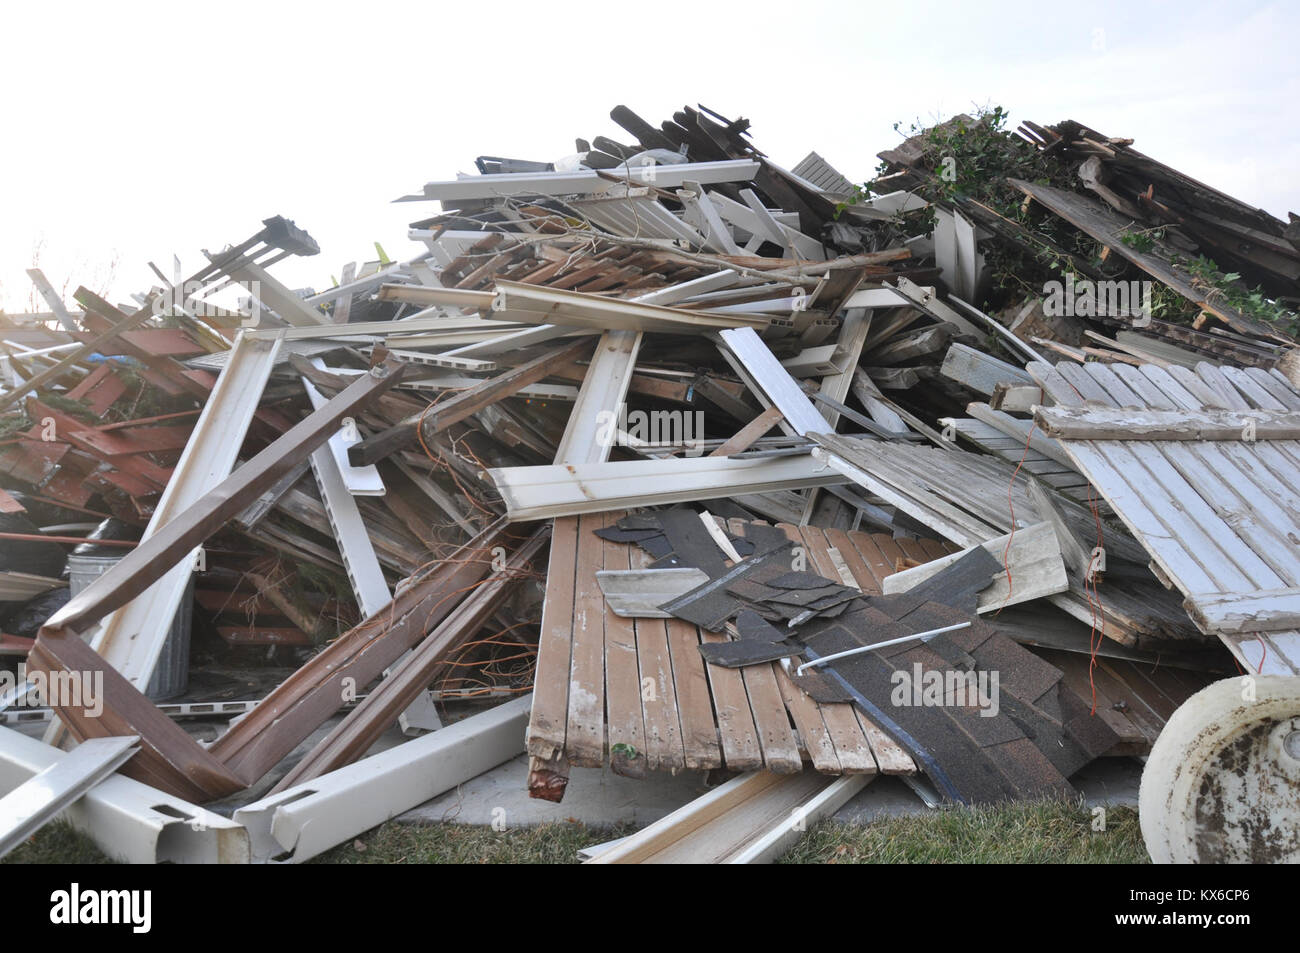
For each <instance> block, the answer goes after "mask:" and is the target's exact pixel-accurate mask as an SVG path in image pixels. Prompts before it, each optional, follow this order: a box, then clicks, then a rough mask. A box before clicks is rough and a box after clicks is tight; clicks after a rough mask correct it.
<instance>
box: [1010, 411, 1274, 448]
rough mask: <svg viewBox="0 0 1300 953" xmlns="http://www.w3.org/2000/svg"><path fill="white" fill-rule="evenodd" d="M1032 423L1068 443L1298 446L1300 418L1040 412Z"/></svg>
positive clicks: (1264, 413)
mask: <svg viewBox="0 0 1300 953" xmlns="http://www.w3.org/2000/svg"><path fill="white" fill-rule="evenodd" d="M1034 421H1035V423H1037V424H1038V426H1039V428H1040V429H1041V430H1042V431H1043V432H1044V433H1045V434H1046V435H1047V436H1049V437H1056V438H1062V439H1067V440H1211V441H1220V440H1231V441H1244V442H1246V443H1249V442H1251V441H1253V440H1300V413H1295V412H1291V411H1276V410H1241V411H1216V410H1200V411H1192V410H1135V409H1122V410H1107V409H1102V408H1080V407H1044V408H1040V409H1039V410H1038V411H1037V412H1036V413H1035V414H1034Z"/></svg>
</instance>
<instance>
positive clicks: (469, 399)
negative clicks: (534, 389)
mask: <svg viewBox="0 0 1300 953" xmlns="http://www.w3.org/2000/svg"><path fill="white" fill-rule="evenodd" d="M591 346H592V345H591V341H590V340H588V339H586V338H583V339H580V340H578V341H574V342H572V343H571V344H568V345H566V346H564V347H558V348H554V349H553V350H550V351H548V352H546V353H545V354H543V355H541V356H540V357H536V358H534V359H533V360H531V361H528V362H527V363H526V364H521V365H519V366H518V367H515V368H512V369H510V370H508V371H506V372H505V373H504V374H498V375H497V376H496V377H492V378H489V379H487V380H485V381H483V382H482V383H480V384H476V385H475V386H473V387H470V388H467V389H466V390H463V391H461V392H460V393H458V394H456V396H454V397H451V398H448V399H447V400H445V401H443V402H442V403H441V404H435V405H433V406H432V407H431V408H429V409H427V410H426V411H424V412H423V413H421V414H420V416H418V417H416V418H415V419H413V420H407V421H404V422H403V423H400V424H398V425H397V426H396V427H390V428H389V429H388V430H385V431H383V432H382V433H377V434H375V435H374V436H371V437H367V438H366V439H364V440H362V441H361V442H360V443H357V444H353V445H352V447H350V448H349V450H348V459H349V461H350V462H351V463H352V465H353V466H355V467H363V466H368V465H370V464H372V463H377V462H379V461H380V460H382V459H384V458H385V457H388V456H391V455H392V454H394V453H396V452H397V451H398V450H402V449H405V448H406V447H409V446H411V445H412V444H415V443H418V442H420V441H421V440H423V441H424V442H425V443H426V444H427V443H429V442H430V441H432V440H433V438H434V437H435V436H437V435H438V434H439V433H441V432H442V431H444V430H446V429H447V428H448V427H450V426H451V425H452V424H454V423H458V422H459V421H462V420H464V419H465V418H466V417H469V416H471V415H473V414H475V413H477V412H478V411H480V410H482V409H483V408H484V407H486V406H488V405H489V404H493V403H496V402H497V401H498V400H502V399H504V398H506V397H509V396H511V395H512V394H517V393H518V392H519V391H520V390H521V389H522V388H524V387H527V386H528V385H529V384H536V383H537V382H538V381H540V380H541V379H542V378H544V377H546V376H547V375H549V374H550V373H551V372H552V371H553V370H555V369H556V368H558V367H561V366H563V365H565V364H567V363H569V362H570V361H572V360H575V359H576V358H578V357H580V356H582V355H583V354H585V353H586V352H587V351H588V350H590V349H591Z"/></svg>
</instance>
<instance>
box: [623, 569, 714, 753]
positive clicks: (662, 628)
mask: <svg viewBox="0 0 1300 953" xmlns="http://www.w3.org/2000/svg"><path fill="white" fill-rule="evenodd" d="M629 558H630V560H631V567H632V568H633V569H643V568H645V567H646V566H648V565H649V564H650V562H651V559H650V557H649V555H648V554H647V553H646V552H645V551H644V550H643V549H641V548H640V547H639V546H634V547H632V549H631V552H630V553H629ZM634 625H635V627H636V651H637V661H638V666H639V670H640V673H641V691H640V697H641V710H642V718H643V720H644V723H645V753H646V759H647V766H648V767H649V768H650V769H651V770H652V771H674V772H675V771H679V770H681V769H682V768H684V767H686V750H685V747H684V744H683V739H682V728H681V724H682V722H681V715H680V713H679V712H678V707H677V687H676V679H675V678H674V673H673V665H672V649H671V648H670V646H669V643H668V626H667V620H664V619H637V620H635V622H634ZM696 654H697V655H698V654H699V653H698V650H697V651H696Z"/></svg>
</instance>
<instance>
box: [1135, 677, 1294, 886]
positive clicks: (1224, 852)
mask: <svg viewBox="0 0 1300 953" xmlns="http://www.w3.org/2000/svg"><path fill="white" fill-rule="evenodd" d="M1138 812H1139V817H1140V820H1141V824H1142V837H1143V838H1144V839H1145V841H1146V846H1147V851H1148V852H1149V853H1150V854H1151V859H1152V860H1153V861H1155V862H1156V863H1158V864H1159V863H1175V864H1186V863H1202V864H1226V863H1257V864H1274V863H1297V862H1300V678H1290V677H1286V676H1282V675H1246V676H1241V677H1240V678H1229V679H1224V680H1223V681H1221V682H1215V683H1214V684H1213V685H1210V686H1209V687H1207V688H1205V689H1203V690H1201V691H1199V692H1197V693H1196V694H1195V695H1193V696H1192V697H1191V698H1189V699H1188V700H1187V701H1186V702H1185V703H1184V704H1183V705H1182V707H1180V708H1179V709H1178V710H1177V711H1176V712H1174V714H1173V717H1172V718H1170V719H1169V721H1168V723H1167V724H1166V725H1165V728H1164V731H1162V732H1161V733H1160V737H1159V738H1158V739H1156V743H1155V746H1154V747H1153V748H1152V749H1151V756H1150V757H1149V758H1148V759H1147V765H1146V769H1145V770H1144V771H1143V773H1142V789H1141V792H1140V794H1139V798H1138Z"/></svg>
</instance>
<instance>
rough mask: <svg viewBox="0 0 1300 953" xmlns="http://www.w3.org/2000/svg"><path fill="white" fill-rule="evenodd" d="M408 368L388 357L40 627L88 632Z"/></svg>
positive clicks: (236, 511) (251, 499)
mask: <svg viewBox="0 0 1300 953" xmlns="http://www.w3.org/2000/svg"><path fill="white" fill-rule="evenodd" d="M402 371H403V367H402V365H400V364H397V363H390V364H383V365H380V366H378V367H376V368H374V369H373V370H372V371H371V372H370V373H368V374H364V375H362V376H361V377H359V378H357V380H356V381H355V382H354V383H353V384H351V385H349V386H348V387H347V388H346V389H345V390H344V391H342V392H341V393H340V394H339V395H338V396H336V397H334V398H333V399H332V400H330V401H329V402H328V403H326V404H325V405H324V406H323V407H321V408H320V410H317V411H314V412H313V413H312V414H310V415H309V416H308V417H307V418H305V419H304V420H303V421H301V422H300V423H299V424H298V425H297V426H295V427H294V428H293V429H292V430H290V431H289V432H288V433H286V434H284V435H283V436H281V437H280V438H279V439H278V440H276V441H275V442H273V443H272V444H271V445H270V446H269V447H267V448H266V449H265V450H263V451H262V452H261V453H259V454H257V456H255V457H253V459H252V460H250V461H248V463H246V464H244V465H243V466H242V467H240V468H239V469H238V470H236V471H235V472H234V473H233V474H231V475H230V476H229V477H227V478H226V479H225V480H223V481H222V482H221V483H220V484H219V485H218V486H216V487H215V488H213V489H212V490H211V491H209V492H208V493H207V494H205V495H204V496H203V497H202V498H201V499H199V501H198V502H196V503H195V504H194V505H193V506H191V507H190V508H189V509H187V510H185V511H184V512H183V513H181V514H178V516H177V517H176V518H175V519H173V520H172V521H171V522H169V523H167V524H166V525H165V526H163V527H161V528H160V529H159V530H158V532H157V533H155V534H154V535H153V536H151V537H150V538H149V539H147V540H145V541H144V542H143V543H141V544H140V546H138V547H137V548H136V549H134V550H132V551H131V552H130V553H128V554H127V555H126V556H125V557H124V558H123V559H122V561H121V562H119V563H117V565H115V566H114V567H113V568H112V569H110V570H109V571H108V572H107V573H105V574H104V575H102V576H100V577H99V578H98V579H96V580H95V581H94V582H93V583H91V584H90V585H89V586H88V587H86V588H85V589H83V590H82V591H81V592H80V593H78V594H77V596H76V597H75V598H73V599H72V600H71V601H70V602H68V603H67V605H65V606H64V607H63V608H62V609H60V610H59V611H58V612H56V613H55V614H54V615H53V616H51V617H50V619H49V620H48V621H47V622H46V623H45V626H44V627H43V630H42V631H47V630H48V631H49V632H50V634H51V635H53V634H55V632H75V633H81V632H84V631H85V630H86V629H87V628H88V627H89V626H90V625H92V624H94V623H95V622H98V621H99V620H100V619H101V618H103V617H104V616H105V615H107V614H108V613H109V612H112V611H113V610H114V609H116V608H118V607H119V606H123V605H125V604H126V603H127V602H129V601H131V599H133V598H134V597H135V596H137V595H139V594H140V593H141V592H143V591H144V590H145V589H147V588H148V587H149V586H150V585H151V584H152V583H153V582H154V581H156V580H157V579H158V578H159V577H160V576H161V575H162V574H163V573H164V572H165V571H166V570H168V569H169V568H170V567H172V566H174V565H175V564H176V563H177V562H178V561H179V560H180V559H182V558H184V556H185V555H186V554H187V553H189V552H190V551H191V550H193V549H194V547H195V546H198V545H199V544H200V543H202V542H203V541H204V540H205V539H207V537H208V536H209V535H210V534H211V533H212V532H213V531H215V530H216V529H217V528H218V527H219V526H221V525H222V524H223V523H225V522H226V521H227V520H229V519H233V518H234V517H235V516H238V515H239V513H240V512H242V511H243V509H244V507H246V506H248V505H249V504H250V503H252V502H253V501H254V500H256V499H257V498H258V497H259V496H260V495H261V494H262V493H263V492H264V491H265V490H267V489H269V488H270V487H271V486H273V485H274V484H275V482H276V481H277V480H279V479H280V477H282V476H283V475H284V474H285V473H288V472H289V471H290V470H292V469H293V468H294V467H295V466H297V464H298V462H299V461H300V460H301V459H302V458H303V457H304V456H306V455H307V454H309V453H311V451H312V450H314V449H316V448H317V447H319V446H321V445H322V444H323V443H324V442H325V441H326V440H327V439H328V438H329V436H330V435H331V434H332V433H334V432H335V431H336V430H337V429H338V427H339V423H340V422H341V421H342V420H343V418H344V417H347V416H349V415H352V414H355V413H356V412H357V410H358V409H359V408H361V407H364V406H365V405H366V404H367V403H368V402H369V401H370V400H372V399H373V398H375V397H376V396H378V395H379V394H382V393H383V392H384V391H386V390H388V389H390V388H391V387H392V386H393V385H394V384H396V383H397V382H398V381H399V380H401V377H402Z"/></svg>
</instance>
